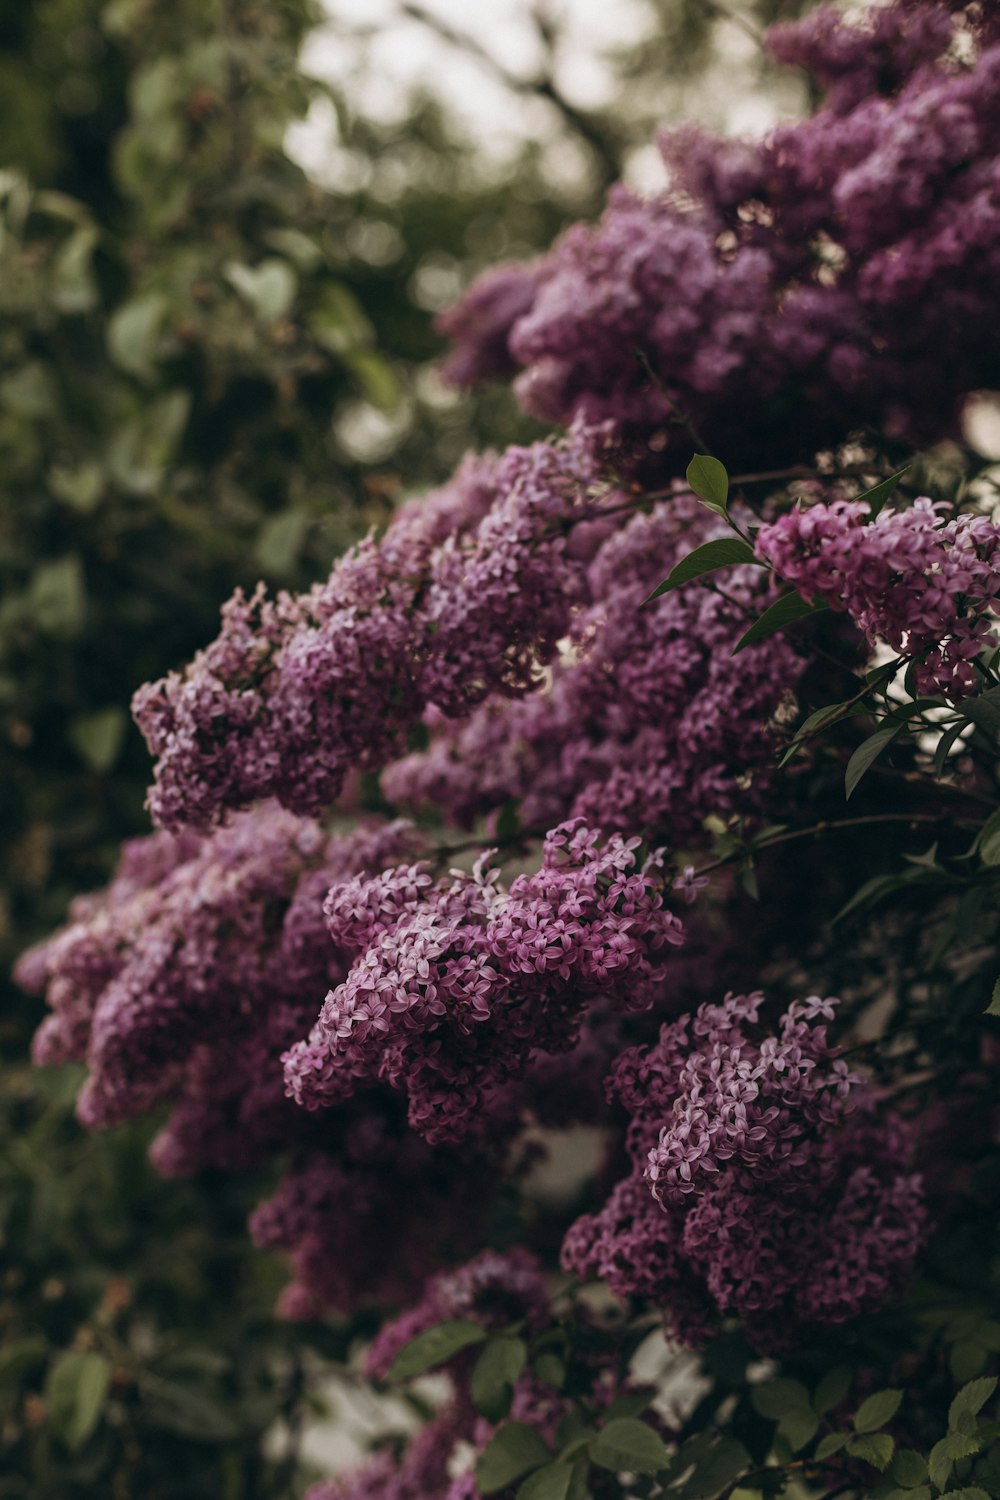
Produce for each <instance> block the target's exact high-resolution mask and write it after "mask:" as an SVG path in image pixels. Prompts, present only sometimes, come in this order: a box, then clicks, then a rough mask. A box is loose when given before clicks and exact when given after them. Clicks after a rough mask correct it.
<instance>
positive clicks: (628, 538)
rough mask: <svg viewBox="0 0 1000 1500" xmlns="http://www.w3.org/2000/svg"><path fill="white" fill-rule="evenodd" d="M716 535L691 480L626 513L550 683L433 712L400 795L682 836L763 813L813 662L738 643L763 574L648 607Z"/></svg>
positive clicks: (536, 821)
mask: <svg viewBox="0 0 1000 1500" xmlns="http://www.w3.org/2000/svg"><path fill="white" fill-rule="evenodd" d="M719 534H720V526H719V523H718V522H717V521H716V519H715V518H714V517H711V516H710V515H709V513H708V512H707V511H705V510H704V508H702V507H701V506H699V505H697V504H696V503H695V502H694V500H693V498H692V497H691V496H690V495H688V494H686V493H684V492H679V493H678V494H677V495H676V496H675V497H673V498H672V499H671V500H668V501H663V502H661V503H660V504H658V505H657V506H656V507H655V508H654V509H653V510H652V511H651V512H650V514H648V515H636V516H634V517H632V518H630V519H629V520H628V522H627V524H625V525H624V526H623V527H622V528H621V529H620V530H618V531H616V532H614V533H613V534H612V535H611V536H609V537H608V538H607V540H605V541H604V542H603V543H602V545H601V546H600V547H599V548H598V550H597V551H596V553H595V555H594V558H593V561H592V562H591V564H590V566H589V567H588V569H587V574H586V587H587V591H588V594H589V598H590V602H589V604H588V605H587V607H586V608H584V609H582V610H581V611H580V612H579V614H578V615H577V616H576V618H575V619H574V621H573V623H572V626H571V628H570V631H569V634H568V638H567V642H566V643H565V648H564V651H563V653H562V655H561V656H560V658H559V659H557V660H556V661H555V662H554V663H553V666H552V668H551V672H550V677H549V681H548V682H547V683H546V684H544V685H543V686H542V687H540V688H539V689H538V690H537V691H536V692H535V693H533V694H531V695H530V696H528V697H526V698H523V699H516V700H510V699H503V698H499V697H493V698H491V699H489V700H487V702H486V703H484V704H483V706H482V707H481V708H480V709H478V710H477V711H476V712H475V713H474V714H473V715H472V716H471V718H469V719H468V720H466V721H465V722H463V723H460V724H455V723H452V722H449V721H447V720H444V719H443V717H442V716H441V715H439V714H434V715H431V716H428V719H427V722H428V726H429V728H430V729H431V734H432V739H431V743H430V746H429V748H428V749H427V750H425V751H421V752H417V753H414V754H411V755H409V756H407V757H406V758H405V759H403V760H402V761H399V762H397V763H396V764H395V765H393V766H390V767H389V768H388V769H387V770H386V771H385V772H384V773H383V778H382V785H383V789H384V791H385V793H386V795H387V796H388V797H389V799H390V800H391V801H393V802H397V803H400V804H411V805H418V806H419V805H421V804H424V803H430V804H432V805H434V806H435V807H437V808H445V809H447V810H448V812H449V813H450V815H451V817H452V818H453V819H454V820H455V821H456V822H458V823H459V824H462V825H465V826H470V825H471V824H472V823H473V821H474V820H475V819H476V818H477V817H479V816H482V815H483V814H486V813H491V812H494V811H495V810H497V809H498V808H502V807H503V806H504V805H505V804H507V803H508V802H511V801H513V802H516V803H517V804H518V814H519V817H520V820H521V822H522V824H523V825H525V826H527V827H532V828H534V827H551V826H552V824H553V823H556V822H558V821H560V820H561V819H563V818H567V817H583V818H585V819H586V820H587V821H588V822H589V823H591V824H593V825H595V826H599V827H601V828H604V829H608V830H611V829H614V830H621V831H625V832H632V831H634V830H636V829H643V828H652V829H655V830H656V834H657V837H665V838H667V839H668V840H669V841H670V842H671V843H672V844H674V845H676V844H678V843H683V842H684V841H685V840H688V839H690V838H691V837H692V836H693V835H694V834H696V833H697V832H698V830H699V829H700V826H701V823H702V820H703V819H704V818H705V817H706V816H707V815H708V814H709V813H716V814H720V815H723V816H724V815H725V814H726V813H728V812H733V811H738V812H739V813H740V814H741V815H743V816H750V815H752V814H753V813H754V812H755V811H756V810H757V809H758V808H759V806H760V805H761V800H762V797H763V796H764V794H765V793H766V791H767V788H768V785H769V780H770V776H769V772H770V769H771V766H772V764H773V762H774V758H775V756H774V739H773V736H772V735H771V733H770V732H769V730H768V721H769V720H770V718H771V717H772V715H773V714H774V712H775V710H776V709H777V707H778V706H779V704H780V703H781V701H782V698H783V697H784V696H785V695H786V694H787V693H788V692H790V691H792V690H793V689H794V686H795V683H796V681H797V679H798V676H799V673H800V671H801V668H802V659H801V658H799V657H798V656H797V655H796V653H795V651H794V649H793V647H792V646H791V645H790V644H789V643H788V642H787V641H784V640H779V641H769V642H767V644H766V645H762V646H757V647H751V648H749V649H747V650H746V651H744V652H742V653H741V654H740V655H739V656H738V657H735V658H734V656H733V654H732V651H733V646H734V645H735V644H736V642H737V641H738V640H739V638H740V636H741V635H742V634H743V633H744V631H745V630H746V626H747V619H748V617H749V614H750V612H751V611H753V612H756V613H760V612H761V611H762V610H763V608H764V607H765V605H766V603H767V588H768V581H767V577H766V574H764V572H763V570H762V569H760V568H752V567H750V568H741V569H735V570H733V572H731V573H730V574H729V575H728V576H727V580H726V584H727V586H726V594H727V595H728V598H724V597H722V596H721V595H720V594H718V593H716V592H714V591H711V590H709V589H707V588H705V587H704V586H703V585H701V584H699V583H695V584H690V585H688V586H686V587H685V588H683V589H678V590H676V591H674V592H673V593H670V594H667V595H665V596H663V597H661V598H660V599H659V600H657V601H656V602H655V603H654V604H653V605H652V606H650V607H648V608H647V609H640V605H641V603H642V601H643V599H644V598H645V597H646V596H647V595H648V594H649V592H650V591H651V589H652V588H653V587H655V585H656V584H657V583H658V582H659V581H660V579H661V578H663V577H664V576H665V575H666V574H667V573H668V572H669V571H670V569H671V567H672V566H673V564H674V563H675V562H676V561H677V560H678V559H679V557H681V556H683V555H685V554H686V553H688V552H690V551H692V550H693V548H694V547H695V546H697V545H698V544H699V543H700V542H703V541H706V540H710V539H712V538H713V537H715V536H717V535H719Z"/></svg>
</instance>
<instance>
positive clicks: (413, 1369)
mask: <svg viewBox="0 0 1000 1500" xmlns="http://www.w3.org/2000/svg"><path fill="white" fill-rule="evenodd" d="M485 1340H486V1330H485V1328H484V1327H483V1326H482V1324H481V1323H470V1322H468V1321H467V1320H465V1319H463V1318H453V1319H451V1320H449V1321H448V1322H447V1323H437V1324H435V1326H434V1327H433V1328H425V1329H424V1331H423V1333H418V1334H417V1336H416V1338H415V1339H411V1340H410V1342H409V1343H408V1344H404V1346H403V1348H402V1349H400V1351H399V1353H398V1354H397V1355H396V1358H395V1359H394V1360H393V1362H392V1364H391V1366H390V1368H389V1379H390V1380H412V1379H413V1378H414V1376H415V1375H423V1374H424V1372H425V1371H426V1370H433V1369H434V1367H435V1366H436V1365H440V1364H444V1362H445V1360H446V1359H451V1357H452V1355H454V1354H457V1353H458V1352H459V1350H461V1349H468V1348H469V1347H470V1346H471V1345H473V1344H482V1343H484V1342H485Z"/></svg>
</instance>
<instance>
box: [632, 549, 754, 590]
mask: <svg viewBox="0 0 1000 1500" xmlns="http://www.w3.org/2000/svg"><path fill="white" fill-rule="evenodd" d="M749 562H756V558H755V557H754V553H753V548H752V547H750V546H748V544H747V543H746V542H741V541H740V539H739V537H736V536H723V537H719V539H718V540H717V541H714V542H705V543H704V544H703V545H702V546H700V547H696V548H695V549H694V551H693V552H689V553H688V555H687V557H683V558H681V560H680V562H679V563H677V564H676V566H675V567H673V568H671V570H670V573H669V575H668V576H667V577H666V578H665V579H664V580H663V582H662V583H661V584H658V585H657V587H656V588H655V589H654V590H653V592H652V593H651V594H650V595H649V597H648V598H647V599H644V600H643V604H649V603H650V602H651V601H652V600H653V599H658V598H659V597H660V595H661V594H666V593H669V592H670V590H671V589H676V588H680V586H681V584H682V583H690V582H691V581H692V580H693V579H695V578H701V577H703V576H704V574H706V573H714V572H715V570H716V568H729V567H732V566H733V564H734V563H749Z"/></svg>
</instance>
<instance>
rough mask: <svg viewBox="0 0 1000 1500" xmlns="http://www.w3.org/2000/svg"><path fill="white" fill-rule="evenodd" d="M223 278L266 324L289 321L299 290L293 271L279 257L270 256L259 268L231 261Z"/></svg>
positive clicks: (297, 280)
mask: <svg viewBox="0 0 1000 1500" xmlns="http://www.w3.org/2000/svg"><path fill="white" fill-rule="evenodd" d="M223 275H224V276H225V278H226V280H227V281H228V282H229V284H230V286H231V287H233V288H235V290H236V291H237V292H238V293H239V295H240V296H241V297H242V298H243V300H244V301H245V302H247V303H249V305H250V307H252V308H253V311H254V313H255V315H256V316H257V317H258V318H259V319H260V321H261V322H262V323H276V322H277V321H278V319H279V318H284V317H287V316H288V313H289V312H290V311H291V307H292V303H293V302H294V301H295V294H296V292H297V291H298V288H299V279H298V277H297V276H296V274H295V272H294V271H293V270H292V267H291V266H290V265H289V264H288V262H287V260H281V259H279V257H278V256H276V255H269V256H268V257H267V258H266V259H265V260H262V261H261V263H260V265H258V266H245V265H241V264H240V262H238V261H230V262H229V264H228V265H227V266H226V268H225V270H224V272H223Z"/></svg>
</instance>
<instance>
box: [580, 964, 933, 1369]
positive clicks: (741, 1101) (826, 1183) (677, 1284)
mask: <svg viewBox="0 0 1000 1500" xmlns="http://www.w3.org/2000/svg"><path fill="white" fill-rule="evenodd" d="M763 1003H764V999H763V996H762V995H761V994H759V993H758V994H752V995H748V996H732V995H730V996H727V998H726V1000H725V1001H724V1002H723V1003H722V1004H721V1005H703V1006H701V1007H700V1008H699V1010H698V1011H697V1013H696V1014H695V1015H694V1016H693V1017H685V1018H684V1019H682V1020H680V1021H677V1022H674V1023H672V1024H671V1025H668V1026H665V1027H664V1028H663V1029H662V1031H661V1033H660V1039H659V1041H658V1042H657V1043H656V1044H655V1045H654V1046H653V1047H651V1048H647V1049H642V1048H635V1049H632V1050H631V1051H628V1052H625V1053H623V1054H622V1056H621V1057H620V1058H619V1061H618V1063H617V1064H616V1066H615V1069H614V1070H613V1073H612V1077H611V1083H610V1086H611V1087H612V1089H613V1090H614V1092H615V1093H616V1094H617V1095H618V1097H619V1099H620V1100H621V1102H622V1104H623V1105H624V1106H625V1108H626V1109H627V1110H628V1111H629V1113H630V1115H631V1116H632V1124H631V1127H630V1131H629V1142H628V1144H629V1152H630V1155H631V1157H632V1161H633V1168H632V1171H631V1173H630V1175H629V1176H628V1177H626V1178H625V1179H624V1181H622V1182H620V1183H619V1184H618V1186H617V1187H616V1188H615V1189H614V1191H613V1192H612V1194H611V1196H610V1198H609V1200H608V1202H607V1204H606V1205H605V1206H604V1208H602V1209H601V1210H600V1212H599V1213H597V1214H596V1215H591V1216H587V1217H585V1218H583V1219H580V1220H578V1221H577V1222H576V1224H574V1225H573V1227H572V1228H571V1229H570V1231H569V1234H568V1235H567V1237H566V1240H565V1242H564V1246H563V1260H564V1264H565V1266H566V1267H567V1269H569V1270H573V1271H575V1272H577V1273H578V1274H580V1275H598V1276H601V1277H603V1278H604V1279H605V1280H607V1282H608V1284H609V1285H610V1286H611V1287H612V1289H613V1290H614V1291H616V1292H618V1293H620V1294H622V1295H628V1294H637V1295H640V1296H643V1297H646V1298H649V1299H650V1300H652V1301H653V1302H655V1303H658V1304H659V1305H660V1306H661V1307H662V1308H663V1310H664V1314H665V1316H666V1318H667V1320H668V1322H669V1323H670V1325H671V1326H672V1327H673V1328H674V1330H675V1331H676V1332H677V1333H678V1334H679V1335H680V1336H681V1337H682V1338H684V1339H685V1340H687V1341H689V1342H696V1341H698V1340H699V1339H701V1338H704V1337H705V1336H706V1334H707V1333H708V1332H709V1331H710V1329H711V1327H712V1326H713V1323H714V1322H715V1321H716V1320H717V1318H718V1316H719V1315H720V1314H721V1315H733V1314H735V1315H738V1316H739V1317H740V1318H742V1320H743V1323H744V1327H745V1329H746V1331H747V1335H748V1337H749V1338H750V1339H751V1340H752V1341H753V1342H754V1343H755V1345H756V1346H757V1347H758V1348H759V1349H761V1350H762V1351H767V1350H774V1349H776V1348H777V1347H778V1345H779V1344H780V1343H791V1342H794V1341H795V1340H796V1338H797V1337H800V1336H801V1335H802V1334H803V1333H805V1332H807V1331H808V1328H809V1326H810V1325H815V1324H824V1323H838V1322H842V1321H844V1320H845V1319H847V1318H851V1317H855V1316H857V1315H858V1314H860V1313H862V1312H864V1311H866V1310H869V1309H871V1308H874V1307H877V1306H879V1305H881V1304H882V1303H883V1302H885V1301H886V1300H887V1299H888V1298H889V1297H890V1296H892V1295H893V1294H894V1293H895V1292H896V1291H897V1290H898V1289H899V1288H900V1286H901V1285H902V1283H903V1281H904V1280H905V1279H906V1277H907V1275H908V1274H909V1272H910V1271H911V1269H912V1267H913V1263H914V1260H915V1257H916V1254H917V1252H918V1250H919V1248H920V1245H921V1243H922V1239H923V1235H924V1231H925V1228H926V1213H925V1210H924V1207H923V1200H922V1193H921V1186H920V1179H919V1178H918V1177H916V1176H914V1175H913V1174H912V1172H910V1171H909V1170H908V1163H909V1161H910V1159H911V1156H912V1139H911V1137H910V1134H909V1132H908V1131H907V1129H906V1128H905V1127H904V1126H903V1124H902V1123H901V1122H900V1121H899V1120H898V1119H896V1118H895V1117H894V1116H892V1115H891V1114H883V1115H882V1116H881V1118H879V1119H876V1117H875V1114H874V1102H875V1101H874V1096H873V1094H872V1091H871V1089H870V1088H869V1087H868V1086H867V1085H866V1084H865V1083H864V1082H863V1081H862V1080H861V1079H860V1078H859V1077H858V1076H857V1075H855V1074H852V1073H851V1072H850V1071H849V1070H848V1067H847V1064H846V1063H845V1062H844V1061H843V1059H842V1058H839V1057H837V1055H836V1052H835V1050H834V1049H833V1048H832V1047H831V1046H830V1043H829V1041H828V1039H827V1034H826V1027H825V1025H822V1024H820V1023H821V1022H822V1021H825V1020H830V1019H832V1017H833V1014H834V1006H835V1004H836V1002H834V1001H829V1000H820V999H817V998H816V997H810V998H809V999H808V1000H806V1001H804V1002H796V1003H794V1004H792V1005H790V1006H789V1008H788V1010H787V1011H786V1012H785V1014H784V1015H783V1016H782V1018H781V1021H780V1023H779V1026H778V1030H777V1034H775V1035H767V1034H764V1033H763V1032H762V1029H761V1028H760V1027H759V1025H758V1018H759V1013H760V1009H761V1007H762V1005H763Z"/></svg>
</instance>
